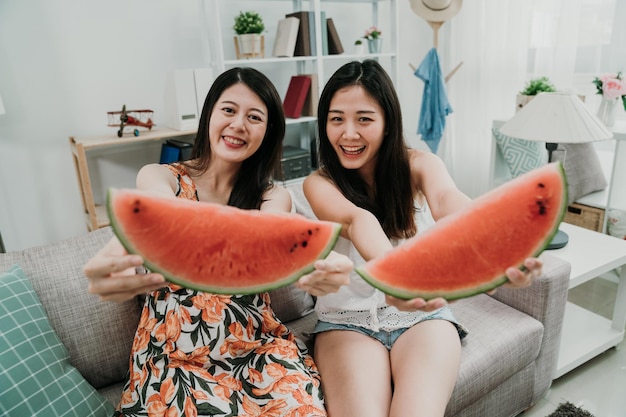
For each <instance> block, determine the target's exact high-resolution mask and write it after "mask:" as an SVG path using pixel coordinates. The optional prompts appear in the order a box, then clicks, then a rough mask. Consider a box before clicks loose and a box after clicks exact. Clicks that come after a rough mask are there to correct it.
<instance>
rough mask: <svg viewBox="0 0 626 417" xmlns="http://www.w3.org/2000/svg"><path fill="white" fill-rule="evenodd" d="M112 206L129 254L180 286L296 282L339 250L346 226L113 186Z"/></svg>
mask: <svg viewBox="0 0 626 417" xmlns="http://www.w3.org/2000/svg"><path fill="white" fill-rule="evenodd" d="M107 208H108V213H109V218H110V220H111V225H112V227H113V230H114V231H115V234H116V235H117V237H118V238H119V240H120V241H121V242H122V244H123V245H124V247H125V248H126V249H127V250H128V252H129V253H136V254H139V255H141V256H142V257H143V258H144V261H145V265H146V266H147V267H148V268H149V269H150V270H152V271H155V272H160V273H162V274H163V276H164V277H165V278H166V279H167V280H169V281H171V282H174V283H177V284H179V285H182V286H185V287H189V288H193V289H197V290H201V291H206V292H212V293H220V294H251V293H259V292H263V291H267V290H270V289H274V288H278V287H281V286H285V285H288V284H291V283H292V282H294V281H296V280H297V279H298V278H299V277H301V276H302V275H304V274H307V273H309V272H311V271H312V270H313V263H314V262H315V261H316V260H317V259H320V258H324V257H326V256H327V255H328V253H329V252H330V251H331V250H332V248H333V247H334V245H335V243H336V241H337V238H338V236H339V232H340V229H341V226H340V225H339V224H337V223H332V222H324V221H317V220H311V219H307V218H306V217H304V216H301V215H299V214H295V213H293V214H290V213H275V212H262V211H259V210H242V209H238V208H235V207H230V206H224V205H220V204H212V203H203V202H197V201H192V200H185V199H180V198H164V197H161V196H155V195H152V194H148V193H145V192H142V191H138V190H130V189H110V190H109V193H108V199H107Z"/></svg>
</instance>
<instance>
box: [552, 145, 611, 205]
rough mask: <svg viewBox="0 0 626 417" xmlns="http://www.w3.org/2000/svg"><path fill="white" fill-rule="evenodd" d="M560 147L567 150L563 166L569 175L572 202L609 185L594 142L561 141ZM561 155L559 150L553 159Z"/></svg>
mask: <svg viewBox="0 0 626 417" xmlns="http://www.w3.org/2000/svg"><path fill="white" fill-rule="evenodd" d="M559 149H564V150H565V161H564V162H563V168H564V169H565V174H566V175H567V184H568V191H569V203H570V204H571V203H573V202H574V201H576V200H578V199H579V198H580V197H582V196H584V195H587V194H589V193H593V192H595V191H600V190H604V189H605V188H606V187H607V185H608V183H607V181H606V178H605V176H604V171H603V170H602V165H601V164H600V159H599V158H598V153H597V151H596V148H595V147H594V146H593V144H591V143H561V144H559ZM559 156H560V155H559V152H555V153H554V157H553V160H556V159H558V158H559Z"/></svg>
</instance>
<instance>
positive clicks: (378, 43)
mask: <svg viewBox="0 0 626 417" xmlns="http://www.w3.org/2000/svg"><path fill="white" fill-rule="evenodd" d="M367 47H368V48H369V51H370V54H379V53H380V51H382V49H383V39H382V38H376V39H368V40H367Z"/></svg>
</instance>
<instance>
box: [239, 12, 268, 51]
mask: <svg viewBox="0 0 626 417" xmlns="http://www.w3.org/2000/svg"><path fill="white" fill-rule="evenodd" d="M233 30H234V31H235V33H236V34H237V37H236V38H235V49H236V51H237V58H241V57H245V58H251V57H257V56H263V55H264V53H265V51H264V39H263V35H261V33H263V31H264V30H265V24H264V23H263V18H262V17H261V15H260V14H258V13H257V12H254V11H245V12H242V11H240V12H239V14H238V15H237V16H235V23H234V25H233Z"/></svg>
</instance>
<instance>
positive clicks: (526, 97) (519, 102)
mask: <svg viewBox="0 0 626 417" xmlns="http://www.w3.org/2000/svg"><path fill="white" fill-rule="evenodd" d="M554 91H556V88H555V87H554V85H553V84H552V82H550V79H549V78H548V77H546V76H543V77H538V78H533V79H532V80H530V81H528V83H527V84H526V86H525V87H524V89H523V90H522V91H520V92H519V93H518V94H517V99H516V100H515V111H519V110H520V109H521V108H522V107H524V106H525V105H526V104H527V103H528V102H529V101H530V100H532V99H533V97H535V96H536V95H537V94H539V93H544V92H545V93H552V92H554Z"/></svg>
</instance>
